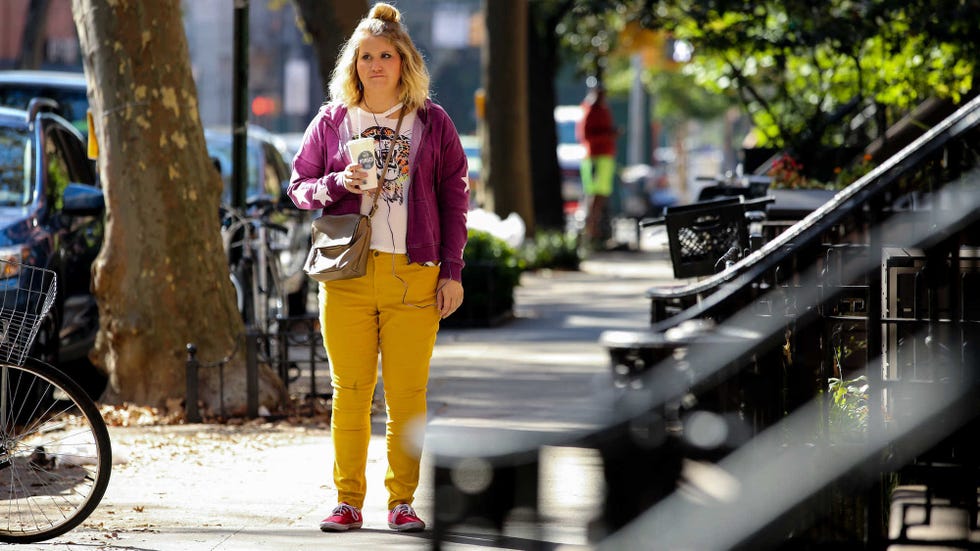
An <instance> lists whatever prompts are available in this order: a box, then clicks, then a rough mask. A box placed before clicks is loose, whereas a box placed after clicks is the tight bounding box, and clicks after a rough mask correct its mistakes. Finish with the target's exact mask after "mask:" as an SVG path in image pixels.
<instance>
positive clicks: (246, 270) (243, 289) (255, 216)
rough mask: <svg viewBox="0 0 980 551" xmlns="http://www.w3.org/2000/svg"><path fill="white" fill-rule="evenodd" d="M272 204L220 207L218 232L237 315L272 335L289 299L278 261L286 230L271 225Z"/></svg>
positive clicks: (257, 200)
mask: <svg viewBox="0 0 980 551" xmlns="http://www.w3.org/2000/svg"><path fill="white" fill-rule="evenodd" d="M274 210H275V203H274V202H273V201H272V199H271V198H269V197H266V196H260V197H250V198H249V199H248V201H247V205H246V210H245V211H244V212H243V211H240V210H238V209H235V208H233V207H229V206H227V205H222V207H221V219H222V220H221V229H222V235H223V236H224V245H225V252H226V253H227V255H228V264H229V267H230V268H231V281H232V284H233V285H234V287H235V293H236V297H237V301H238V308H239V311H240V312H241V313H242V317H243V319H244V321H245V323H246V325H252V326H254V327H255V328H257V329H258V330H259V331H260V332H262V333H264V334H266V335H271V334H274V333H275V331H276V328H277V326H278V320H279V318H281V317H283V316H284V315H285V313H286V305H287V304H288V297H287V294H286V290H285V285H284V282H283V270H282V264H281V261H280V259H279V250H280V247H282V246H285V245H284V244H283V243H282V241H283V240H282V239H278V238H279V237H283V238H284V237H285V236H286V235H287V234H288V231H289V230H288V229H287V228H286V227H285V226H283V225H281V224H277V223H275V222H273V221H272V220H271V219H270V215H271V214H272V213H273V212H274Z"/></svg>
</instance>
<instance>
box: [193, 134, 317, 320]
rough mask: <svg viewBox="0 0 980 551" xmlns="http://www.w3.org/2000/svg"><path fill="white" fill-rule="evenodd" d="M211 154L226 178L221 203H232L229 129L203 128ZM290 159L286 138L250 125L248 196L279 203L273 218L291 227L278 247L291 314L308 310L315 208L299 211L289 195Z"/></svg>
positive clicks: (247, 158)
mask: <svg viewBox="0 0 980 551" xmlns="http://www.w3.org/2000/svg"><path fill="white" fill-rule="evenodd" d="M204 139H205V141H206V142H207V147H208V154H209V155H211V158H212V159H213V160H214V161H215V163H216V165H217V166H218V167H219V169H220V171H221V178H222V180H224V183H225V185H224V192H223V194H222V202H223V203H225V204H229V205H230V204H231V201H232V181H231V168H232V163H231V157H232V151H231V147H232V143H231V142H232V140H231V132H230V131H229V130H227V129H217V128H208V129H205V131H204ZM291 164H292V163H291V158H290V157H288V153H287V152H286V147H285V143H284V142H283V140H281V139H280V138H278V137H277V136H275V135H274V134H272V133H270V132H268V131H267V130H265V129H263V128H261V127H258V126H249V127H248V140H247V145H246V170H245V172H246V189H245V198H246V199H248V198H249V197H255V196H265V197H268V198H270V199H272V200H273V201H274V202H275V203H277V205H276V213H275V214H274V215H273V221H274V222H276V223H277V224H280V225H282V226H285V227H286V229H287V230H288V231H287V233H286V235H285V237H284V239H283V241H282V242H280V243H278V244H277V246H276V248H277V249H278V250H279V251H280V253H279V260H280V262H281V264H282V268H283V276H284V277H285V289H286V293H287V294H288V295H289V307H288V308H289V310H288V313H289V315H298V314H302V313H304V312H305V311H306V303H307V298H308V297H307V295H308V293H309V291H310V285H309V277H307V275H306V273H304V272H303V263H304V262H305V261H306V255H307V253H309V250H310V225H311V223H312V222H313V215H314V213H313V211H308V210H300V209H298V208H296V207H295V206H294V205H293V202H292V201H291V200H290V199H289V198H288V197H286V195H285V189H286V185H287V184H288V183H289V177H290V174H291V170H292V169H291V168H290V165H291Z"/></svg>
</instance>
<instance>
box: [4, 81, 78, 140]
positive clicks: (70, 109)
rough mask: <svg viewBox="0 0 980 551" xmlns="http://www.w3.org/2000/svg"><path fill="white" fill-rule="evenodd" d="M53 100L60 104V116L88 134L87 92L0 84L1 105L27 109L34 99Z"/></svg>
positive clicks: (28, 85)
mask: <svg viewBox="0 0 980 551" xmlns="http://www.w3.org/2000/svg"><path fill="white" fill-rule="evenodd" d="M37 97H44V98H51V99H53V100H55V101H57V102H58V114H60V115H61V116H62V117H64V118H65V119H67V120H68V122H70V123H71V124H72V125H73V126H74V127H75V128H77V129H78V131H79V132H81V133H83V134H85V133H86V132H88V123H87V120H86V113H87V111H88V96H87V95H86V93H85V90H81V91H74V90H66V89H62V88H52V87H49V86H40V85H30V84H0V105H6V106H8V107H16V108H17V109H26V108H27V106H28V104H30V102H31V100H32V99H33V98H37Z"/></svg>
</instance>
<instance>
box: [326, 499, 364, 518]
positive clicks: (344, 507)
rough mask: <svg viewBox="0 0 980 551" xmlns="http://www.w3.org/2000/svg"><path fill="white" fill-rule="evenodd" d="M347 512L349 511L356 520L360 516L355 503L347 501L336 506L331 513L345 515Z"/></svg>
mask: <svg viewBox="0 0 980 551" xmlns="http://www.w3.org/2000/svg"><path fill="white" fill-rule="evenodd" d="M346 512H349V513H350V514H351V516H352V517H354V519H355V520H357V518H358V517H359V516H360V515H359V514H358V512H357V509H355V508H354V506H353V505H348V504H346V503H341V504H340V505H338V506H336V507H334V508H333V511H332V512H331V513H330V514H331V515H341V516H343V514H344V513H346Z"/></svg>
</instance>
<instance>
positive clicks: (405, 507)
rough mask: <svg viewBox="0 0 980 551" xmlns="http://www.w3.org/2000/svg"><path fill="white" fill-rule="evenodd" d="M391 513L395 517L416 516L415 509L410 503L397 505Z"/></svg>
mask: <svg viewBox="0 0 980 551" xmlns="http://www.w3.org/2000/svg"><path fill="white" fill-rule="evenodd" d="M391 514H392V516H394V517H397V516H398V515H410V516H413V517H415V516H416V514H415V509H412V506H411V505H409V504H408V503H401V504H399V505H398V506H397V507H395V508H394V509H392V510H391Z"/></svg>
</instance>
